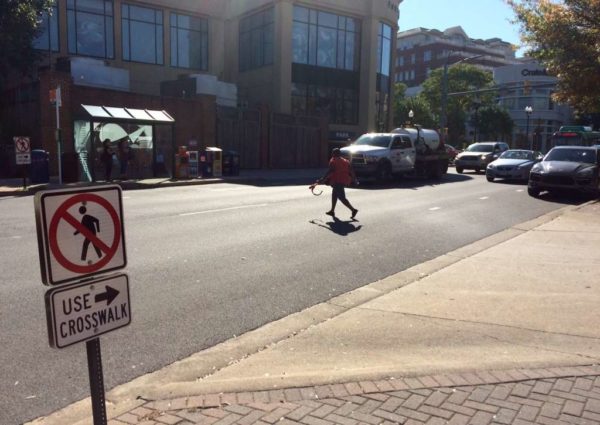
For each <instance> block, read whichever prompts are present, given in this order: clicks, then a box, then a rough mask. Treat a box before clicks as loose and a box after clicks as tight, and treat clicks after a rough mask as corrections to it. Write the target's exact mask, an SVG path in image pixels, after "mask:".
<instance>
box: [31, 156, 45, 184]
mask: <svg viewBox="0 0 600 425" xmlns="http://www.w3.org/2000/svg"><path fill="white" fill-rule="evenodd" d="M29 181H30V182H31V183H48V182H49V181H50V155H48V152H46V151H45V150H42V149H34V150H32V151H31V166H30V167H29Z"/></svg>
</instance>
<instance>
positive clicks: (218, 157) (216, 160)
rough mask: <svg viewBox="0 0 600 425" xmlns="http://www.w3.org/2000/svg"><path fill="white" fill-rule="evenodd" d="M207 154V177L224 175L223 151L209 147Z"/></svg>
mask: <svg viewBox="0 0 600 425" xmlns="http://www.w3.org/2000/svg"><path fill="white" fill-rule="evenodd" d="M205 153H206V163H207V164H206V171H207V174H208V175H207V177H221V176H222V175H223V150H222V149H220V148H216V147H208V148H206V151H205Z"/></svg>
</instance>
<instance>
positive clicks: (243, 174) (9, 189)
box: [0, 168, 326, 196]
mask: <svg viewBox="0 0 600 425" xmlns="http://www.w3.org/2000/svg"><path fill="white" fill-rule="evenodd" d="M325 171H326V169H325V168H306V169H305V168H302V169H264V170H241V171H240V173H239V175H236V176H222V177H210V178H195V179H177V180H171V179H169V178H151V179H143V180H114V181H113V182H111V183H110V184H118V185H119V186H121V188H123V190H138V189H155V188H168V187H181V186H195V185H204V184H214V183H244V184H256V185H261V184H285V183H298V184H304V183H306V184H310V183H312V182H314V181H315V180H316V179H317V178H319V177H321V176H323V174H325ZM94 184H106V182H97V183H83V182H80V183H67V184H63V185H59V184H58V179H57V178H56V177H53V178H52V179H51V180H50V182H49V183H40V184H31V183H30V182H29V180H27V182H26V186H25V187H24V186H23V179H18V178H15V179H0V196H27V195H33V194H34V193H36V192H38V191H40V190H52V189H60V188H68V187H84V186H89V185H94Z"/></svg>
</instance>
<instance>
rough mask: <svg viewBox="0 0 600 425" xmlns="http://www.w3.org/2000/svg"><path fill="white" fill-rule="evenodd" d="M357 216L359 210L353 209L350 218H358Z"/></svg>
mask: <svg viewBox="0 0 600 425" xmlns="http://www.w3.org/2000/svg"><path fill="white" fill-rule="evenodd" d="M356 214H358V210H357V209H353V210H352V215H351V216H350V218H354V217H356Z"/></svg>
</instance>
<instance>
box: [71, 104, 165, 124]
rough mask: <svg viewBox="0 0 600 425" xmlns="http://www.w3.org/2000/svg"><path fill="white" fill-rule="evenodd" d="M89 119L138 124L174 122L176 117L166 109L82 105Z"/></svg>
mask: <svg viewBox="0 0 600 425" xmlns="http://www.w3.org/2000/svg"><path fill="white" fill-rule="evenodd" d="M81 107H82V108H83V110H84V111H85V112H86V115H87V117H88V118H89V119H92V120H94V121H98V122H128V123H132V124H133V123H137V124H174V123H175V119H174V118H173V117H172V116H171V115H169V113H168V112H167V111H165V110H152V109H134V108H116V107H112V106H98V105H83V104H82V105H81Z"/></svg>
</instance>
